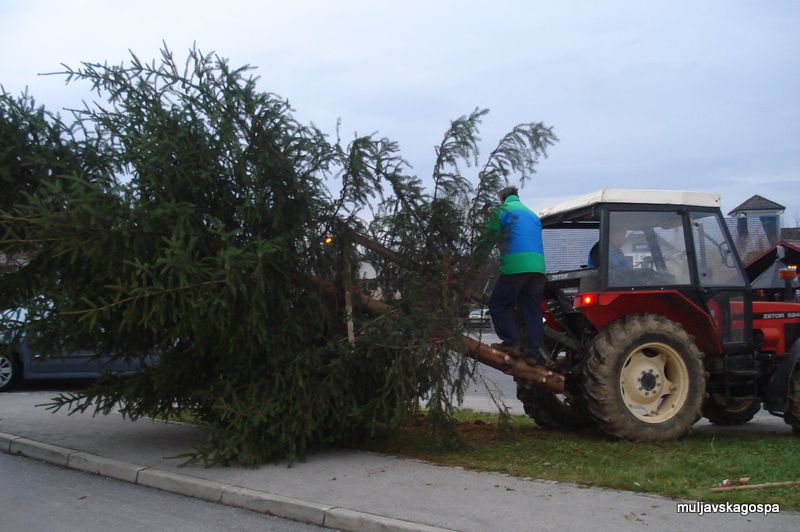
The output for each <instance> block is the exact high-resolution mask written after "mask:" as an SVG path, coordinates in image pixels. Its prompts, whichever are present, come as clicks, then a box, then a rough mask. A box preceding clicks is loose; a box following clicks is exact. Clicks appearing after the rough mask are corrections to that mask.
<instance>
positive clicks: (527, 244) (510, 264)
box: [487, 186, 545, 364]
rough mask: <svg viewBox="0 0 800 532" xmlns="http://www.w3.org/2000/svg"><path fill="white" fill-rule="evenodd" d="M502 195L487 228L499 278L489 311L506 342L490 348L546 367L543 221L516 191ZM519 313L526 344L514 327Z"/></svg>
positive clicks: (502, 192)
mask: <svg viewBox="0 0 800 532" xmlns="http://www.w3.org/2000/svg"><path fill="white" fill-rule="evenodd" d="M498 196H499V198H500V206H499V207H498V208H497V209H496V210H495V211H494V213H493V214H492V217H491V218H490V220H489V222H488V225H487V230H488V231H487V233H488V234H487V236H493V237H494V238H495V239H499V247H500V277H499V278H498V279H497V283H496V284H495V287H494V291H493V292H492V296H491V298H490V299H489V313H490V314H491V317H492V323H493V324H494V330H495V332H496V333H497V336H499V337H500V339H501V340H502V343H500V344H492V347H493V348H495V349H500V350H501V351H504V352H506V353H508V354H509V355H512V356H516V357H522V358H523V360H525V362H527V363H529V364H542V363H543V360H542V357H541V355H540V354H539V347H540V346H541V344H542V337H543V333H544V326H543V324H542V310H541V304H542V294H543V292H544V283H545V275H544V271H545V270H544V250H543V244H542V223H541V222H540V221H539V217H538V216H536V213H534V212H533V211H532V210H530V209H529V208H527V207H526V206H525V205H523V204H522V202H521V201H520V200H519V190H518V189H517V187H514V186H510V187H506V188H504V189H502V190H501V191H500V192H499V193H498ZM515 309H516V310H517V311H518V312H519V314H520V316H521V317H522V323H523V324H524V326H525V334H526V336H527V342H525V345H523V342H522V338H521V336H520V333H519V331H518V330H517V326H516V323H515V319H514V311H515Z"/></svg>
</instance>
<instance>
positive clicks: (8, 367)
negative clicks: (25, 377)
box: [0, 351, 21, 392]
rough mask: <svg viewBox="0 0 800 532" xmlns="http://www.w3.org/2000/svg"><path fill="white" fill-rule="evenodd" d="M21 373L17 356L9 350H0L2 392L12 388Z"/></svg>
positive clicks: (0, 390) (0, 387) (0, 389)
mask: <svg viewBox="0 0 800 532" xmlns="http://www.w3.org/2000/svg"><path fill="white" fill-rule="evenodd" d="M20 373H21V368H20V365H19V362H18V361H17V357H16V356H15V355H14V354H13V353H9V352H8V351H0V392H4V391H6V390H10V389H11V388H12V387H13V386H14V385H15V384H16V383H17V382H18V381H19V378H20Z"/></svg>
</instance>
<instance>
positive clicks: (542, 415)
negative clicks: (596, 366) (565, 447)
mask: <svg viewBox="0 0 800 532" xmlns="http://www.w3.org/2000/svg"><path fill="white" fill-rule="evenodd" d="M517 399H519V400H520V401H522V406H523V407H524V408H525V413H526V414H528V416H530V417H531V419H533V421H534V422H536V424H537V425H538V426H540V427H542V428H543V429H582V428H585V427H590V426H592V419H591V417H590V416H589V412H588V411H587V410H586V405H585V404H584V403H583V401H582V399H581V398H580V396H574V395H570V394H558V395H556V394H554V393H552V392H548V391H546V390H542V389H539V388H535V387H533V388H525V387H524V386H523V385H521V384H517Z"/></svg>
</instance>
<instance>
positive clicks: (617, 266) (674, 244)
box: [605, 211, 691, 286]
mask: <svg viewBox="0 0 800 532" xmlns="http://www.w3.org/2000/svg"><path fill="white" fill-rule="evenodd" d="M605 256H606V264H607V268H608V269H607V271H608V285H609V286H643V285H644V286H647V285H659V286H664V285H688V284H691V276H690V274H689V260H688V255H687V253H686V239H685V237H684V232H683V218H682V216H681V215H680V213H677V212H663V211H662V212H658V211H655V212H641V211H612V212H610V213H609V232H608V247H607V250H606V254H605Z"/></svg>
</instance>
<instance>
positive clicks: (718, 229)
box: [691, 212, 746, 287]
mask: <svg viewBox="0 0 800 532" xmlns="http://www.w3.org/2000/svg"><path fill="white" fill-rule="evenodd" d="M691 219H692V236H693V238H694V247H695V258H696V261H697V275H698V278H699V280H700V285H701V286H736V287H740V286H745V284H746V283H745V280H744V275H743V274H742V272H741V270H740V269H739V265H738V263H737V260H736V256H735V255H734V253H735V251H734V250H733V249H732V248H731V245H730V242H729V241H728V238H727V233H726V232H725V231H724V230H723V228H722V225H721V223H720V220H719V218H718V217H717V216H716V214H715V213H707V212H693V213H692V218H691Z"/></svg>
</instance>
